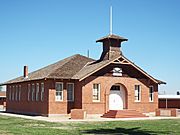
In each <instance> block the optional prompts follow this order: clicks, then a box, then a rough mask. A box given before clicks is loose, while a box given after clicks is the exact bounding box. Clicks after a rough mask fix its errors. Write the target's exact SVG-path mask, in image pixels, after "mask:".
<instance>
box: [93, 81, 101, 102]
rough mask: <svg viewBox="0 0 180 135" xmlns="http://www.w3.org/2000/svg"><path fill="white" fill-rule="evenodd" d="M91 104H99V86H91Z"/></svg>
mask: <svg viewBox="0 0 180 135" xmlns="http://www.w3.org/2000/svg"><path fill="white" fill-rule="evenodd" d="M93 102H100V84H93Z"/></svg>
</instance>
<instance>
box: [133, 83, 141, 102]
mask: <svg viewBox="0 0 180 135" xmlns="http://www.w3.org/2000/svg"><path fill="white" fill-rule="evenodd" d="M136 86H139V91H138V90H136ZM136 91H137V95H136ZM138 96H139V100H138ZM136 97H137V99H136ZM134 98H135V99H134V101H135V102H141V85H134Z"/></svg>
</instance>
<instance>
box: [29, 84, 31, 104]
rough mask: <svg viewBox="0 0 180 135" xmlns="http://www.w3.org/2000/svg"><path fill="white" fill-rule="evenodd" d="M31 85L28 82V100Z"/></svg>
mask: <svg viewBox="0 0 180 135" xmlns="http://www.w3.org/2000/svg"><path fill="white" fill-rule="evenodd" d="M30 94H31V85H30V84H28V101H30Z"/></svg>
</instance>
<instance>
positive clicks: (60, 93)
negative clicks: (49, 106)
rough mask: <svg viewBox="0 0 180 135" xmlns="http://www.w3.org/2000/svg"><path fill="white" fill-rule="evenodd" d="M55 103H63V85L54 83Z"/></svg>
mask: <svg viewBox="0 0 180 135" xmlns="http://www.w3.org/2000/svg"><path fill="white" fill-rule="evenodd" d="M55 100H56V101H63V83H62V82H56V99H55Z"/></svg>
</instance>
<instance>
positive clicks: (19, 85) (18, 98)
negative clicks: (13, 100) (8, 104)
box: [18, 85, 21, 101]
mask: <svg viewBox="0 0 180 135" xmlns="http://www.w3.org/2000/svg"><path fill="white" fill-rule="evenodd" d="M18 97H19V98H18V100H19V101H20V100H21V85H19V96H18Z"/></svg>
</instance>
